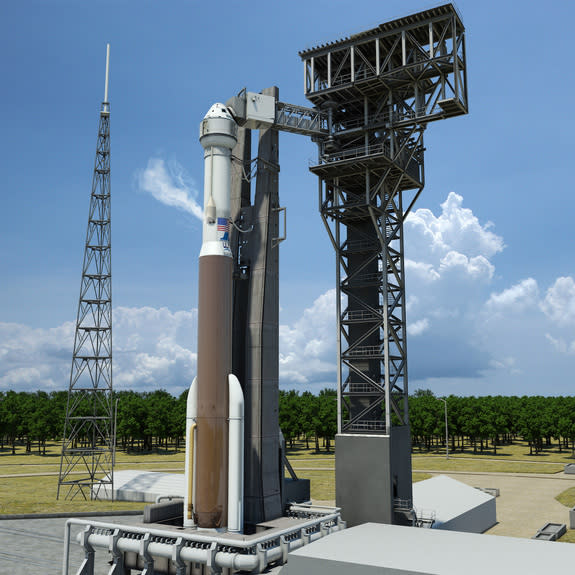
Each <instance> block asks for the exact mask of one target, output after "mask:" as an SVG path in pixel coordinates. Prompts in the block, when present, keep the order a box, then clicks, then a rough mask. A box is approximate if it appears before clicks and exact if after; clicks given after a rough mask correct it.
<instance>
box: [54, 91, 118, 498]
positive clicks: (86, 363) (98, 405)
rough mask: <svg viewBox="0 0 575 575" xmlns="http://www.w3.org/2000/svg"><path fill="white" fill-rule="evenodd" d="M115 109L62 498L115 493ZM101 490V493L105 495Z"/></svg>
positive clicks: (104, 138) (90, 256)
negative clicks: (112, 161)
mask: <svg viewBox="0 0 575 575" xmlns="http://www.w3.org/2000/svg"><path fill="white" fill-rule="evenodd" d="M110 210H111V203H110V107H109V104H108V103H107V102H104V103H103V104H102V109H101V111H100V120H99V126H98V141H97V147H96V161H95V166H94V174H93V179H92V192H91V196H90V211H89V216H88V229H87V234H86V244H85V250H84V263H83V266H82V280H81V288H80V298H79V303H78V315H77V319H76V332H75V338H74V351H73V356H72V368H71V371H70V385H69V389H68V403H67V408H66V421H65V426H64V438H63V442H62V456H61V460H60V472H59V479H58V494H57V497H58V498H59V497H60V495H61V494H62V495H63V496H64V498H65V499H75V498H76V497H80V498H83V499H95V498H98V495H99V494H100V495H102V496H103V497H104V491H107V490H108V489H109V490H110V492H111V493H113V453H114V433H113V431H114V430H113V421H114V420H113V397H112V264H111V213H110ZM100 489H101V490H102V492H101V493H100Z"/></svg>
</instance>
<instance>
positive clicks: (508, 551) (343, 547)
mask: <svg viewBox="0 0 575 575" xmlns="http://www.w3.org/2000/svg"><path fill="white" fill-rule="evenodd" d="M574 561H575V546H573V545H561V544H560V543H553V542H549V541H535V540H533V539H516V538H512V537H485V536H484V535H480V534H476V533H461V532H457V531H441V530H434V529H415V528H413V527H403V526H399V525H383V524H378V523H366V524H364V525H358V526H357V527H352V528H350V529H346V530H345V531H340V532H338V533H334V534H332V535H330V536H329V537H326V538H324V539H320V540H318V541H316V542H314V543H312V544H311V545H308V546H306V547H303V548H301V549H298V550H296V551H293V552H292V553H290V554H289V556H288V563H287V567H284V569H283V571H282V575H304V574H305V575H309V574H310V573H313V575H344V574H345V575H348V574H349V573H361V574H362V575H372V574H373V575H376V574H377V575H386V574H387V575H397V574H398V573H403V574H405V575H416V574H425V575H461V573H462V572H465V574H466V575H485V573H489V574H490V575H508V574H509V573H551V572H559V573H560V572H568V571H570V570H571V569H572V566H573V562H574Z"/></svg>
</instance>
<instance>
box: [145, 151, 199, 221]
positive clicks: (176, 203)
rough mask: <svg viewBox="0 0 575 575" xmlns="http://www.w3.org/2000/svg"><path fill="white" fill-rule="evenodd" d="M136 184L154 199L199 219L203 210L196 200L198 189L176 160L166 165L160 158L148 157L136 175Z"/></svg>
mask: <svg viewBox="0 0 575 575" xmlns="http://www.w3.org/2000/svg"><path fill="white" fill-rule="evenodd" d="M137 179H138V186H139V188H140V189H141V190H143V191H144V192H147V193H149V194H151V195H152V196H153V197H154V198H155V199H156V200H158V201H159V202H161V203H162V204H165V205H166V206H171V207H174V208H177V209H178V210H182V211H184V212H187V213H189V214H191V215H192V216H194V217H196V218H198V219H199V220H201V219H202V217H203V210H202V207H201V206H200V204H199V203H198V201H197V198H198V191H197V190H196V189H195V187H194V184H193V182H191V180H190V178H189V177H188V176H187V175H186V173H185V171H184V169H183V168H182V166H181V165H180V164H178V163H177V162H173V163H171V164H170V165H169V166H166V163H165V162H164V160H162V159H160V158H150V159H149V160H148V165H147V166H146V169H145V170H141V171H140V172H139V173H138V176H137Z"/></svg>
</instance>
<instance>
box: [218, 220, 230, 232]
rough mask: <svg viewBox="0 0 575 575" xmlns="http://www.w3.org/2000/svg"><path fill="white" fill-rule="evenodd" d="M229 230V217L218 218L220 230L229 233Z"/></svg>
mask: <svg viewBox="0 0 575 575" xmlns="http://www.w3.org/2000/svg"><path fill="white" fill-rule="evenodd" d="M228 231H229V223H228V220H227V218H218V232H224V233H227V232H228Z"/></svg>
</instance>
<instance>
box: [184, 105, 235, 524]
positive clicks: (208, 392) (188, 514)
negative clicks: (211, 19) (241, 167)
mask: <svg viewBox="0 0 575 575" xmlns="http://www.w3.org/2000/svg"><path fill="white" fill-rule="evenodd" d="M237 129H238V128H237V124H236V122H235V120H234V119H233V117H232V115H231V113H230V111H229V109H228V108H226V106H224V105H223V104H214V105H213V106H212V107H211V108H210V110H209V111H208V113H207V114H206V116H205V117H204V119H203V120H202V123H201V125H200V143H201V144H202V147H203V148H204V215H203V229H202V247H201V250H200V257H199V279H198V356H197V357H198V371H197V376H196V378H195V379H194V381H193V382H192V385H191V386H190V390H189V393H188V403H187V410H186V461H185V480H186V493H185V496H184V527H198V528H208V529H218V530H228V531H238V532H241V530H242V527H243V525H242V524H243V411H244V400H243V392H242V389H241V385H240V383H239V381H238V379H237V378H236V377H235V376H234V375H233V374H232V373H231V367H232V293H233V290H232V272H233V260H232V252H231V250H230V244H229V232H230V230H229V226H230V191H231V155H232V149H233V147H234V146H235V144H236V141H237Z"/></svg>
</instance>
